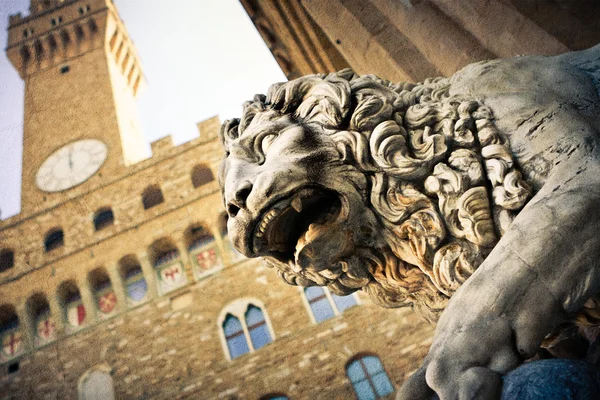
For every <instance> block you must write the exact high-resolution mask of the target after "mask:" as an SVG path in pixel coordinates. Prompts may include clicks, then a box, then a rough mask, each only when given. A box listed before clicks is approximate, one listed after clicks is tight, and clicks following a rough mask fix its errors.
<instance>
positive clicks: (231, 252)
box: [219, 212, 246, 262]
mask: <svg viewBox="0 0 600 400" xmlns="http://www.w3.org/2000/svg"><path fill="white" fill-rule="evenodd" d="M227 218H229V217H228V216H227V213H226V212H224V213H221V215H220V216H219V232H220V233H221V237H222V238H223V247H224V248H225V251H227V254H228V256H229V260H230V261H231V262H236V261H240V260H244V259H246V257H244V255H243V254H242V253H240V252H239V251H237V250H236V249H235V247H233V244H231V241H230V240H229V235H227Z"/></svg>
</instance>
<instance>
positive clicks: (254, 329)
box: [246, 304, 271, 350]
mask: <svg viewBox="0 0 600 400" xmlns="http://www.w3.org/2000/svg"><path fill="white" fill-rule="evenodd" d="M246 326H247V327H248V333H249V334H250V341H251V342H252V347H254V349H255V350H258V349H260V348H261V347H263V346H264V345H266V344H269V343H271V334H270V333H269V328H268V327H267V321H265V316H264V315H263V312H262V310H261V309H260V308H258V307H256V306H254V305H252V304H251V305H249V306H248V311H246Z"/></svg>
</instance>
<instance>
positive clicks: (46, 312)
mask: <svg viewBox="0 0 600 400" xmlns="http://www.w3.org/2000/svg"><path fill="white" fill-rule="evenodd" d="M26 304H27V314H28V315H29V318H30V320H31V325H32V326H33V328H34V330H35V345H36V346H42V345H44V344H46V343H49V342H52V341H53V340H55V339H56V324H55V323H54V319H53V318H52V315H51V313H50V306H49V305H48V299H47V298H46V296H45V295H44V294H42V293H36V294H34V295H32V296H31V297H29V299H27V303H26Z"/></svg>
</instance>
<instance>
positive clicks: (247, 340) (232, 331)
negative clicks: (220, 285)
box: [219, 300, 273, 360]
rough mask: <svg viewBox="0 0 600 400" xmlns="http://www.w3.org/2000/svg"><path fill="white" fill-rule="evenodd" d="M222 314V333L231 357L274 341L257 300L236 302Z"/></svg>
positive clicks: (227, 352)
mask: <svg viewBox="0 0 600 400" xmlns="http://www.w3.org/2000/svg"><path fill="white" fill-rule="evenodd" d="M221 315H222V317H221V318H220V319H219V320H220V321H222V322H221V324H220V327H221V333H222V337H223V339H224V342H225V343H224V344H225V348H226V350H227V351H226V354H227V356H228V358H229V359H231V360H233V359H234V358H237V357H239V356H241V355H243V354H246V353H249V352H253V351H256V350H258V349H260V348H262V347H264V346H265V345H267V344H269V343H271V342H272V341H273V332H272V330H271V329H270V326H269V322H268V320H267V316H266V315H265V314H264V312H263V308H262V307H260V306H259V305H258V302H257V301H254V300H241V301H237V302H234V303H232V304H230V305H229V306H228V307H226V308H225V309H224V310H223V312H221Z"/></svg>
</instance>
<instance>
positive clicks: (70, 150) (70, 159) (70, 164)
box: [69, 147, 73, 170]
mask: <svg viewBox="0 0 600 400" xmlns="http://www.w3.org/2000/svg"><path fill="white" fill-rule="evenodd" d="M69 169H70V170H73V147H71V148H70V149H69Z"/></svg>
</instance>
